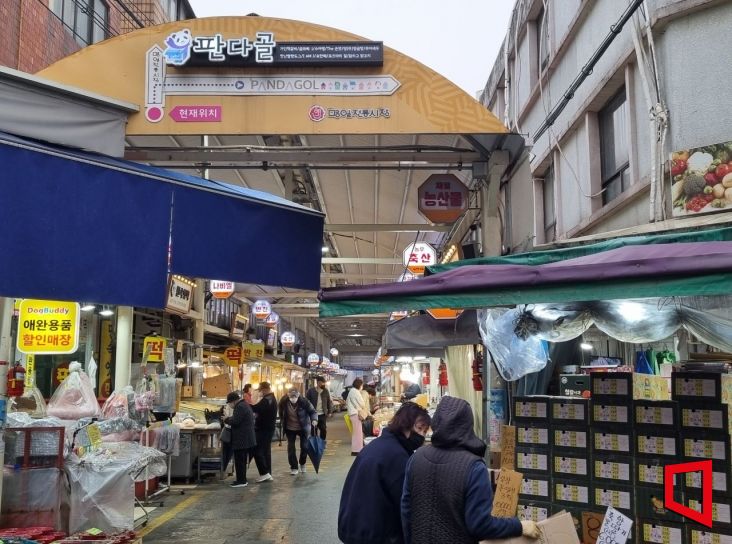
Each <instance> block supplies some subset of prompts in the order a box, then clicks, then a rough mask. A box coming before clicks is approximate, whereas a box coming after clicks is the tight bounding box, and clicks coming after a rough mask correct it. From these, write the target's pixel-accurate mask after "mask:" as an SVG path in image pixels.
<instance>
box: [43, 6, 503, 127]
mask: <svg viewBox="0 0 732 544" xmlns="http://www.w3.org/2000/svg"><path fill="white" fill-rule="evenodd" d="M275 45H276V46H277V47H275ZM275 50H276V52H277V53H276V55H273V52H274V51H275ZM460 54H467V52H465V53H461V52H460V51H458V52H456V55H460ZM39 75H41V76H43V77H46V78H49V79H52V80H55V81H58V82H60V83H64V84H68V85H73V86H76V87H81V88H84V89H87V90H89V91H93V92H96V93H100V94H102V95H106V96H110V97H114V98H117V99H119V100H124V101H127V102H132V103H134V104H138V105H139V106H140V113H137V114H133V115H131V116H130V118H129V124H128V127H127V134H128V135H156V134H302V135H308V134H441V133H448V134H488V133H494V134H495V133H505V132H506V129H505V128H504V127H503V125H502V124H501V123H500V122H499V121H498V120H497V119H496V118H495V117H494V116H493V115H492V114H491V113H490V112H489V111H487V110H486V109H485V108H483V107H482V106H481V105H480V104H479V103H478V102H477V101H475V100H474V99H473V98H472V97H471V96H469V95H468V94H467V93H465V92H464V91H462V90H461V89H460V88H458V87H457V86H456V85H454V84H453V83H451V82H450V81H448V80H446V79H445V78H443V77H441V76H440V75H439V74H437V73H435V72H434V71H432V70H431V69H429V68H427V67H426V66H424V65H422V64H420V63H419V62H417V61H415V60H413V59H411V58H409V57H407V56H405V55H402V54H400V53H398V52H397V51H394V50H392V49H389V48H386V47H383V46H382V45H381V43H380V42H368V41H364V40H363V39H362V38H359V37H357V36H354V35H352V34H349V33H346V32H342V31H339V30H335V29H332V28H327V27H323V26H319V25H314V24H310V23H304V22H298V21H289V20H283V19H269V18H264V17H215V18H207V19H194V20H190V21H179V22H175V23H169V24H165V25H160V26H156V27H150V28H145V29H141V30H137V31H135V32H131V33H129V34H125V35H123V36H118V37H116V38H113V39H110V40H107V41H105V42H102V43H99V44H96V45H94V46H91V47H87V48H85V49H82V50H81V51H79V52H78V53H76V54H74V55H71V56H70V57H67V58H65V59H63V60H61V61H59V62H57V63H55V64H54V65H52V66H50V67H49V68H47V69H45V70H43V71H42V72H40V73H39Z"/></svg>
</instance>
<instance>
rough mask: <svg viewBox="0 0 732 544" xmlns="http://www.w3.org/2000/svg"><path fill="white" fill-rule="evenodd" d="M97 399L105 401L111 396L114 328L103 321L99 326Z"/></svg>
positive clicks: (106, 320) (109, 323)
mask: <svg viewBox="0 0 732 544" xmlns="http://www.w3.org/2000/svg"><path fill="white" fill-rule="evenodd" d="M99 326H100V328H101V331H100V340H99V376H98V378H99V398H102V399H106V398H107V397H109V395H111V394H112V353H113V352H114V327H113V324H112V321H111V320H109V319H105V320H103V321H102V322H101V324H100V325H99Z"/></svg>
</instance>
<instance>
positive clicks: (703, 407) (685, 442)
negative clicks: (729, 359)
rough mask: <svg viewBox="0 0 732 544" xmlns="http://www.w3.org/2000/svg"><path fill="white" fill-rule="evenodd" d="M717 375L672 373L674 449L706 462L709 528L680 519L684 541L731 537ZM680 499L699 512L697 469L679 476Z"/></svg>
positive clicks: (726, 438)
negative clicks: (676, 420) (676, 439)
mask: <svg viewBox="0 0 732 544" xmlns="http://www.w3.org/2000/svg"><path fill="white" fill-rule="evenodd" d="M723 378H724V379H725V380H727V379H729V376H724V375H722V374H717V373H704V372H675V373H674V374H673V376H672V394H673V398H674V400H677V401H678V402H679V404H680V405H681V408H680V417H679V420H680V428H681V438H680V449H681V455H682V456H683V459H684V461H687V462H694V461H705V460H711V461H712V528H711V529H710V528H707V527H704V526H703V525H701V524H698V523H696V522H693V521H690V520H686V541H688V542H690V543H693V544H701V543H703V542H727V541H730V542H732V512H731V509H732V492H731V491H730V480H731V478H732V477H731V476H730V464H732V460H731V459H730V434H729V415H728V414H729V412H728V410H729V408H728V406H725V404H723V403H722V385H723ZM683 476H684V477H683V488H684V499H685V503H686V504H687V505H688V506H689V507H690V508H692V509H694V510H698V511H701V509H702V508H701V499H702V490H701V481H700V480H701V474H700V473H698V472H697V473H687V474H684V475H683Z"/></svg>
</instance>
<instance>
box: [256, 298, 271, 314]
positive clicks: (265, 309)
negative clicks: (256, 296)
mask: <svg viewBox="0 0 732 544" xmlns="http://www.w3.org/2000/svg"><path fill="white" fill-rule="evenodd" d="M252 312H253V313H254V317H256V318H257V319H266V317H267V316H268V315H269V314H271V313H272V306H271V305H270V303H269V302H267V301H266V300H258V301H257V302H255V303H254V308H253V309H252Z"/></svg>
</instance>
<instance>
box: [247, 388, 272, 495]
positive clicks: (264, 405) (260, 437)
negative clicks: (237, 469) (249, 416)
mask: <svg viewBox="0 0 732 544" xmlns="http://www.w3.org/2000/svg"><path fill="white" fill-rule="evenodd" d="M259 393H260V394H261V395H262V399H261V400H260V401H259V402H258V403H257V404H255V405H254V406H252V410H254V413H255V415H256V416H257V417H256V419H255V421H254V432H255V434H256V435H257V450H256V453H255V454H254V461H255V463H257V470H258V471H259V478H257V480H256V481H257V483H262V482H268V481H271V480H273V479H274V478H272V437H273V436H274V432H275V426H276V424H277V399H276V398H275V396H274V393H272V389H271V386H270V384H269V382H262V383H260V384H259Z"/></svg>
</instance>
